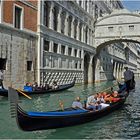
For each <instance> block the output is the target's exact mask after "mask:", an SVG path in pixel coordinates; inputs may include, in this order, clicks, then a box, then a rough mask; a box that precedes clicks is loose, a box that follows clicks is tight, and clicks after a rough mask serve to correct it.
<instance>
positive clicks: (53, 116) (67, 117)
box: [8, 88, 128, 131]
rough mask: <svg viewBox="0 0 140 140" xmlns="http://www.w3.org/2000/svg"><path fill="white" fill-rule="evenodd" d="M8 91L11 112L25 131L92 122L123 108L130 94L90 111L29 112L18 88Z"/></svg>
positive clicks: (68, 109)
mask: <svg viewBox="0 0 140 140" xmlns="http://www.w3.org/2000/svg"><path fill="white" fill-rule="evenodd" d="M8 92H9V100H10V103H11V108H12V109H11V114H14V115H15V116H14V117H16V120H17V124H18V127H19V128H20V129H21V130H23V131H36V130H46V129H54V128H62V127H67V126H74V125H79V124H83V123H86V122H90V121H93V120H96V119H98V118H101V117H103V116H105V115H107V114H109V113H111V112H113V111H115V110H117V109H119V108H121V107H122V106H123V104H124V103H125V101H126V98H127V96H128V93H126V92H125V93H123V94H122V95H123V96H121V98H120V100H119V101H117V102H115V103H112V104H110V106H108V107H105V108H103V109H101V110H98V111H90V110H86V109H79V108H78V109H74V108H71V107H70V108H66V109H64V110H63V111H62V110H56V111H49V112H31V111H28V112H27V111H24V110H23V109H22V108H21V107H20V106H19V103H18V97H17V96H18V94H17V93H16V90H14V89H12V88H9V91H8ZM15 96H16V97H15ZM14 112H15V113H14Z"/></svg>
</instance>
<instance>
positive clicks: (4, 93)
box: [0, 80, 75, 97]
mask: <svg viewBox="0 0 140 140" xmlns="http://www.w3.org/2000/svg"><path fill="white" fill-rule="evenodd" d="M74 85H75V80H74V81H73V82H72V83H70V84H63V85H59V86H58V88H56V89H48V90H36V91H24V90H23V91H22V92H24V93H25V94H27V95H32V94H45V93H55V92H58V91H63V90H66V89H69V88H72V87H73V86H74ZM19 95H22V94H19ZM0 96H5V97H8V90H7V89H0Z"/></svg>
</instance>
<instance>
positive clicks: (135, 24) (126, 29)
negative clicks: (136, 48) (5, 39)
mask: <svg viewBox="0 0 140 140" xmlns="http://www.w3.org/2000/svg"><path fill="white" fill-rule="evenodd" d="M117 42H134V43H139V42H140V14H139V13H131V12H129V11H127V10H126V9H123V10H119V11H118V10H117V11H114V12H112V13H111V14H110V15H106V16H104V17H102V18H99V19H98V20H97V22H96V23H95V44H94V45H95V46H94V47H95V48H96V49H97V52H98V50H100V49H101V48H102V47H104V46H106V45H109V44H112V43H117Z"/></svg>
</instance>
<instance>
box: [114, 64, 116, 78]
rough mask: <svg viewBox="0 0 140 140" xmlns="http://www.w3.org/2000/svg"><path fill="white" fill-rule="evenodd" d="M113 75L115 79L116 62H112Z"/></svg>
mask: <svg viewBox="0 0 140 140" xmlns="http://www.w3.org/2000/svg"><path fill="white" fill-rule="evenodd" d="M113 75H114V77H115V78H116V62H114V71H113Z"/></svg>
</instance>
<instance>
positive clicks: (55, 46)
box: [53, 43, 58, 53]
mask: <svg viewBox="0 0 140 140" xmlns="http://www.w3.org/2000/svg"><path fill="white" fill-rule="evenodd" d="M57 48H58V44H56V43H54V46H53V52H54V53H57Z"/></svg>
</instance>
